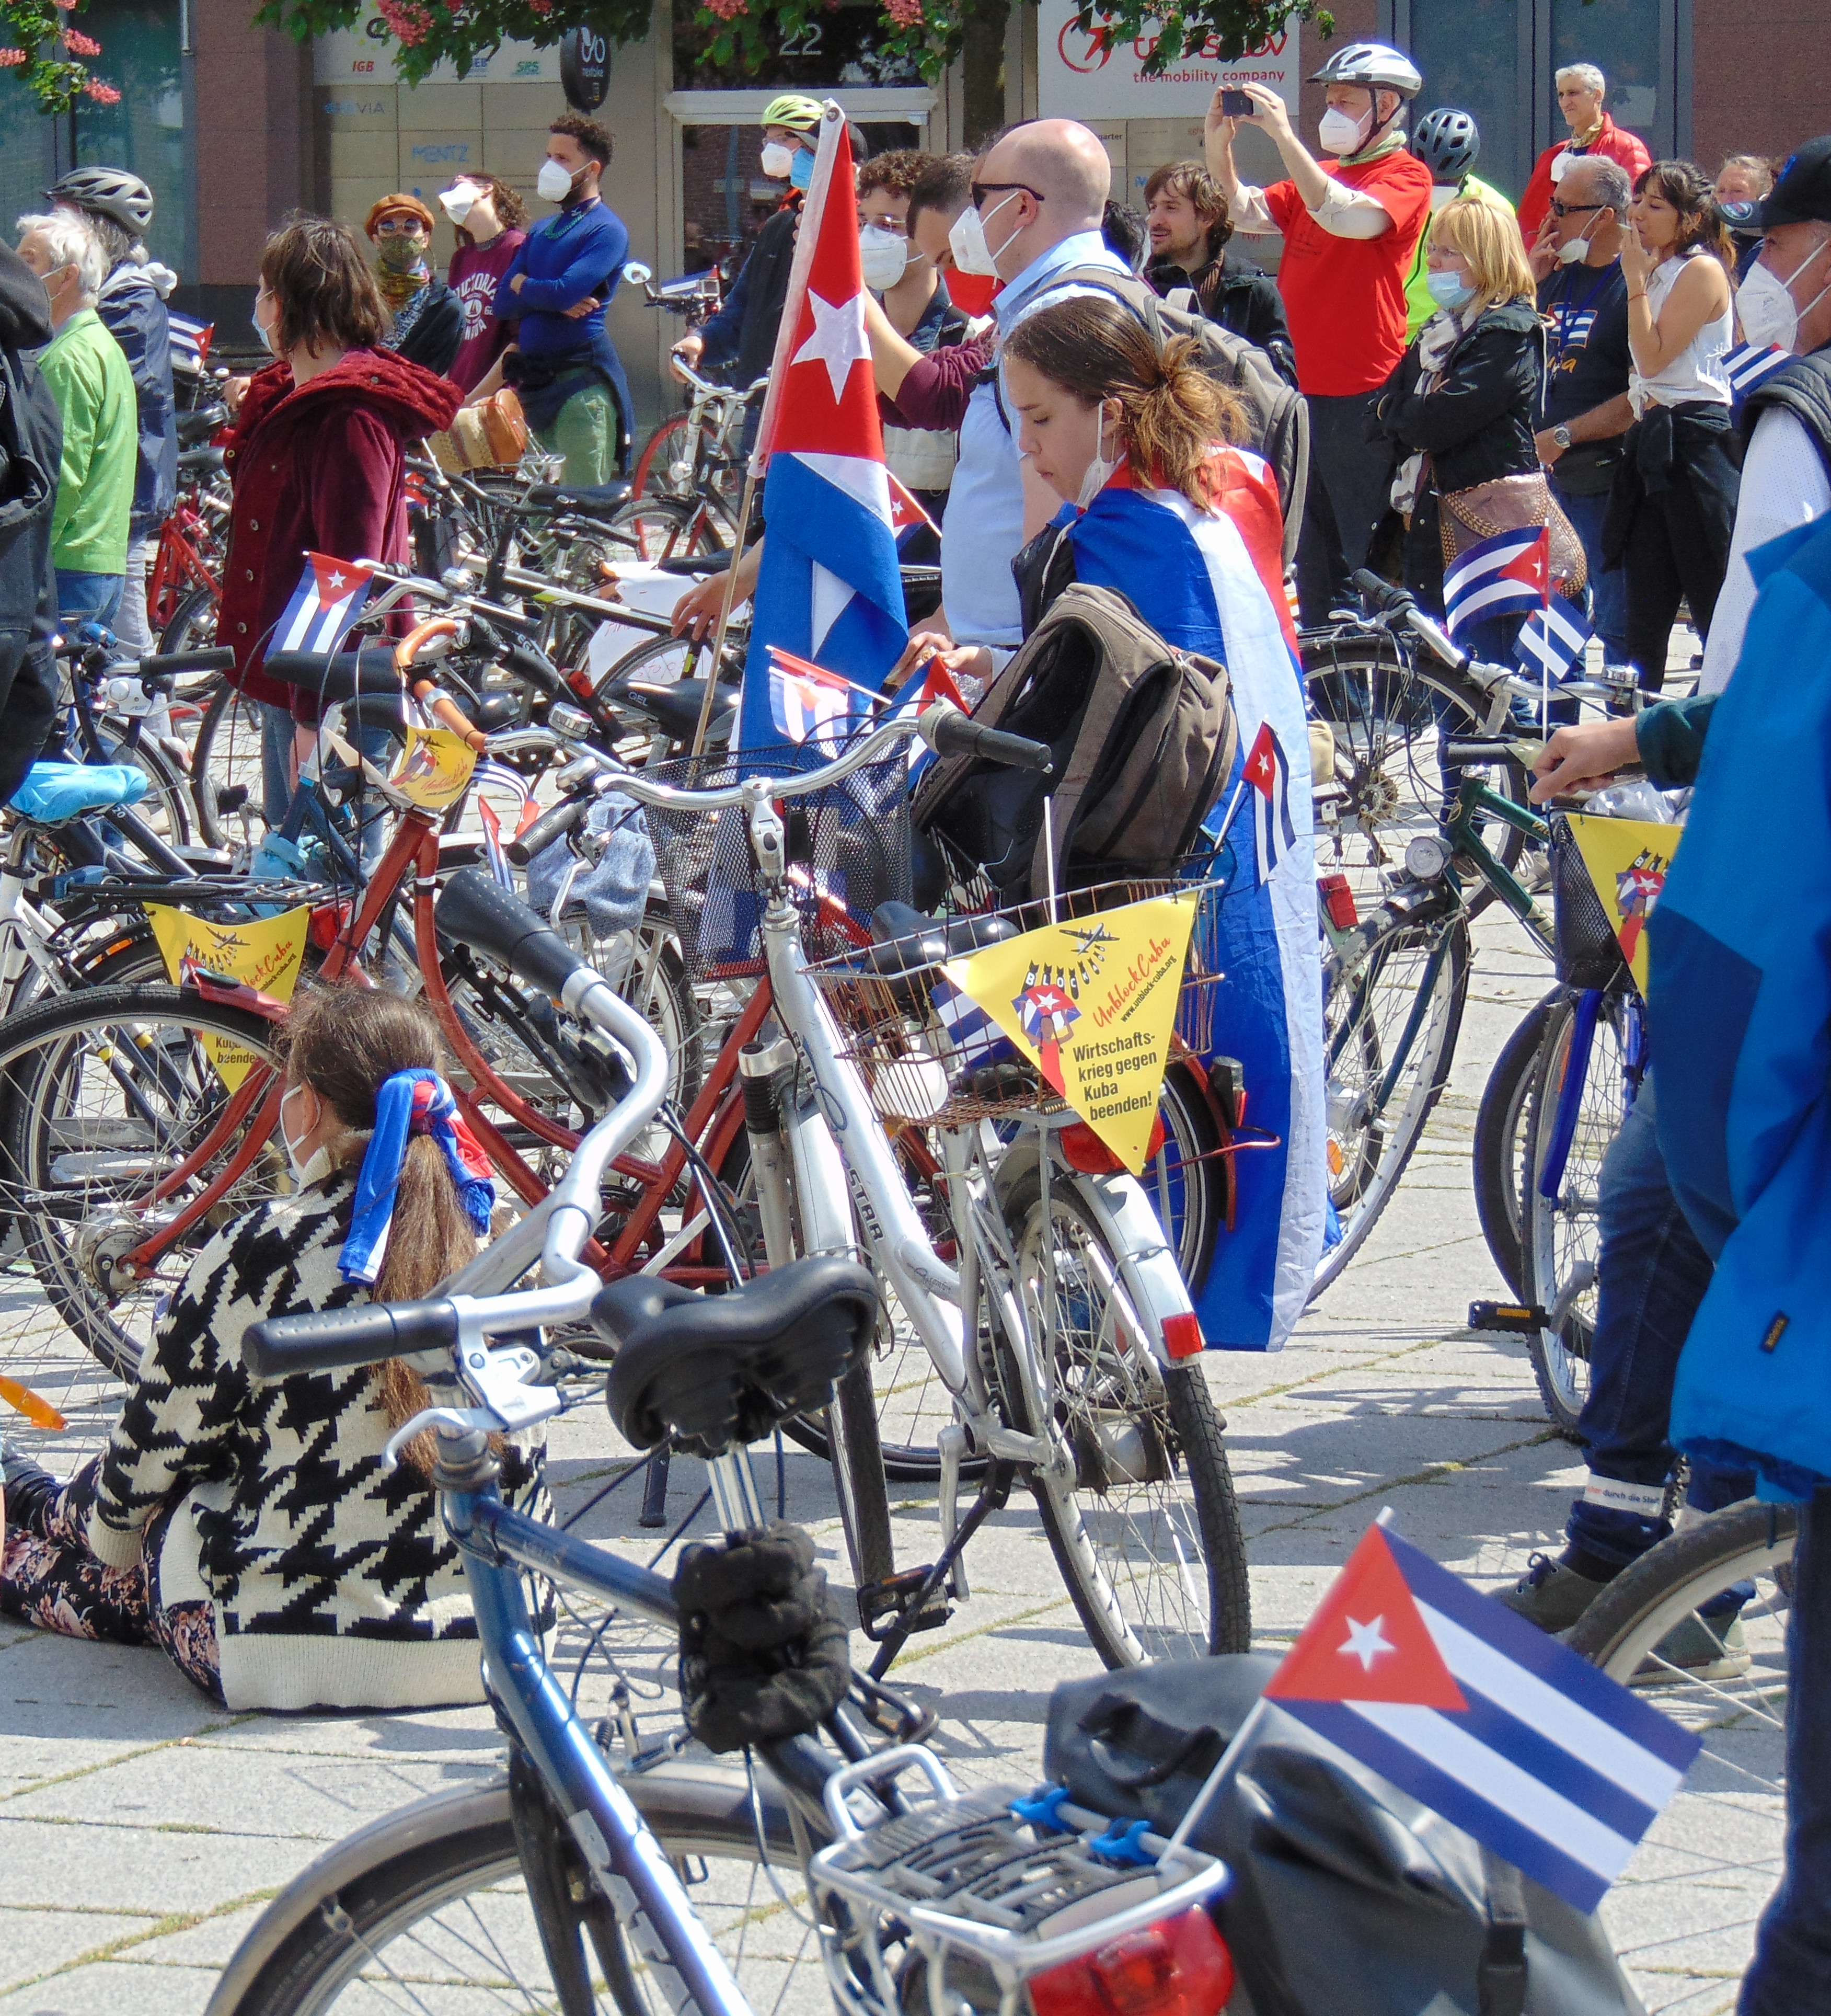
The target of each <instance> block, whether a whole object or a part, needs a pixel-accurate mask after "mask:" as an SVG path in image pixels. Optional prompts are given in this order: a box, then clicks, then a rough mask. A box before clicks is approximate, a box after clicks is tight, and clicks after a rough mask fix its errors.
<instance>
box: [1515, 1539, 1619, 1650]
mask: <svg viewBox="0 0 1831 2016" xmlns="http://www.w3.org/2000/svg"><path fill="white" fill-rule="evenodd" d="M1607 1587H1608V1584H1607V1583H1606V1582H1592V1580H1591V1579H1590V1578H1589V1577H1588V1575H1579V1574H1578V1573H1577V1571H1576V1569H1574V1568H1570V1567H1568V1566H1567V1564H1565V1563H1564V1562H1563V1561H1553V1560H1552V1557H1550V1555H1549V1554H1534V1556H1533V1557H1532V1559H1531V1561H1530V1562H1528V1563H1527V1568H1526V1572H1525V1573H1524V1574H1523V1575H1521V1576H1520V1579H1519V1580H1518V1581H1517V1582H1515V1583H1514V1585H1513V1587H1512V1588H1511V1589H1501V1590H1499V1591H1498V1592H1497V1593H1498V1597H1499V1599H1500V1600H1501V1601H1502V1603H1504V1604H1505V1605H1506V1606H1507V1607H1508V1609H1509V1610H1511V1611H1516V1613H1517V1614H1518V1615H1520V1616H1521V1617H1523V1618H1525V1619H1526V1621H1527V1622H1528V1623H1529V1624H1536V1625H1538V1628H1539V1629H1540V1630H1541V1631H1545V1632H1549V1633H1554V1634H1555V1633H1558V1632H1560V1631H1568V1630H1569V1629H1570V1626H1571V1625H1573V1624H1574V1623H1575V1622H1577V1618H1580V1617H1581V1615H1583V1613H1584V1611H1586V1610H1587V1609H1588V1607H1589V1606H1590V1605H1591V1604H1592V1603H1594V1602H1595V1600H1596V1598H1597V1597H1599V1596H1600V1595H1601V1594H1602V1593H1603V1590H1604V1589H1606V1588H1607Z"/></svg>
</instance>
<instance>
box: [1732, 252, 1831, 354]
mask: <svg viewBox="0 0 1831 2016" xmlns="http://www.w3.org/2000/svg"><path fill="white" fill-rule="evenodd" d="M1827 243H1831V240H1827V239H1821V240H1820V241H1819V242H1818V243H1817V244H1816V245H1815V246H1814V247H1812V249H1811V251H1809V252H1808V254H1806V256H1805V257H1804V258H1803V259H1802V260H1800V262H1799V264H1798V265H1797V266H1795V267H1794V268H1793V271H1792V272H1790V273H1789V274H1788V275H1787V276H1786V279H1784V280H1783V279H1781V277H1780V275H1779V274H1778V273H1775V272H1770V271H1769V269H1768V268H1767V267H1765V266H1764V265H1761V263H1760V261H1758V260H1757V261H1756V263H1755V264H1754V265H1752V266H1750V268H1749V269H1748V277H1747V278H1746V279H1745V280H1744V281H1743V283H1742V285H1741V286H1739V287H1738V288H1737V289H1736V313H1737V315H1739V316H1740V317H1741V319H1742V333H1743V335H1744V336H1745V337H1746V338H1747V339H1748V340H1749V341H1750V343H1752V344H1754V345H1755V346H1756V347H1757V348H1761V347H1764V346H1765V345H1767V344H1773V345H1774V346H1775V347H1776V348H1777V349H1780V350H1790V349H1792V348H1793V345H1794V344H1797V342H1798V340H1799V319H1800V316H1801V315H1809V314H1811V311H1812V310H1813V309H1814V308H1816V307H1817V306H1818V304H1819V302H1820V301H1822V300H1823V299H1824V298H1825V297H1826V294H1827V293H1831V280H1828V281H1827V282H1826V283H1825V285H1824V286H1822V287H1821V288H1820V289H1819V290H1818V292H1817V293H1815V294H1814V295H1813V297H1811V300H1810V301H1808V302H1807V303H1806V304H1805V306H1804V308H1800V307H1799V306H1798V305H1797V304H1796V303H1795V302H1794V301H1793V282H1794V281H1795V280H1797V279H1798V278H1799V276H1800V274H1801V273H1803V272H1804V271H1805V269H1806V268H1807V267H1808V266H1809V265H1811V263H1812V261H1814V260H1815V259H1816V258H1817V257H1818V255H1819V254H1821V253H1822V251H1823V250H1825V247H1826V244H1827Z"/></svg>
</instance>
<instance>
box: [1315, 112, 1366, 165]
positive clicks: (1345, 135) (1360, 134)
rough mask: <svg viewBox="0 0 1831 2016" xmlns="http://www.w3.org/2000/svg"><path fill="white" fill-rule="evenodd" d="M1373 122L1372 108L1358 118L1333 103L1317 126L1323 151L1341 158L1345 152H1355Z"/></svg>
mask: <svg viewBox="0 0 1831 2016" xmlns="http://www.w3.org/2000/svg"><path fill="white" fill-rule="evenodd" d="M1372 124H1373V113H1372V109H1371V108H1369V110H1367V111H1366V112H1365V113H1362V116H1361V117H1359V118H1358V119H1351V118H1349V117H1348V116H1347V113H1345V112H1339V111H1337V110H1336V108H1335V107H1334V106H1333V105H1332V106H1329V110H1327V111H1326V112H1325V113H1323V115H1322V123H1321V124H1319V125H1318V127H1317V128H1316V138H1317V139H1318V140H1319V141H1320V142H1322V151H1323V153H1326V154H1333V155H1334V156H1335V157H1336V160H1340V158H1341V157H1342V156H1343V155H1344V154H1351V153H1354V152H1355V151H1356V150H1357V149H1358V148H1359V146H1360V145H1361V143H1362V141H1363V140H1365V139H1366V138H1367V135H1368V132H1369V129H1370V128H1371V127H1372Z"/></svg>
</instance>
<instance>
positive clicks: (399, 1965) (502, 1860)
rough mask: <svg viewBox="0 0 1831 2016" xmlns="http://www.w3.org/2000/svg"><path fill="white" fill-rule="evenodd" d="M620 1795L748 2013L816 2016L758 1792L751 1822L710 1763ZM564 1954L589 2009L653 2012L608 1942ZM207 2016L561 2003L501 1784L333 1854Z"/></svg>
mask: <svg viewBox="0 0 1831 2016" xmlns="http://www.w3.org/2000/svg"><path fill="white" fill-rule="evenodd" d="M623 1785H624V1791H626V1792H627V1793H628V1795H629V1796H630V1798H631V1799H632V1800H634V1802H635V1805H636V1806H637V1808H638V1809H639V1811H640V1812H641V1813H642V1816H643V1817H644V1819H645V1820H646V1821H647V1822H648V1823H649V1827H651V1828H652V1829H653V1831H654V1833H655V1834H656V1838H657V1839H658V1840H659V1841H660V1846H661V1849H662V1852H663V1853H664V1855H665V1856H667V1859H668V1860H669V1861H670V1862H671V1863H673V1864H674V1867H675V1869H676V1870H677V1871H678V1872H679V1873H680V1874H682V1876H683V1877H685V1881H686V1882H687V1885H688V1886H689V1887H688V1894H689V1896H690V1898H691V1899H692V1903H693V1905H694V1906H695V1908H696V1911H697V1912H698V1914H699V1917H700V1921H701V1922H702V1924H704V1926H705V1927H706V1928H707V1931H709V1932H710V1935H711V1936H712V1939H713V1941H714V1944H716V1945H717V1946H718V1949H719V1950H720V1951H721V1953H723V1954H724V1956H725V1960H726V1963H727V1964H728V1966H729V1967H731V1969H732V1972H733V1974H735V1975H736V1977H737V1980H738V1984H739V1987H740V1988H742V1989H743V1990H744V1991H745V1997H746V2000H747V2002H748V2003H749V2004H750V2007H751V2008H752V2009H753V2010H755V2011H758V2012H759V2016H762V2013H763V2012H780V2016H827V2012H828V2011H830V2009H831V2007H832V2003H831V2000H830V1997H829V1993H828V1990H827V1986H826V1973H825V1971H824V1970H823V1968H822V1967H821V1965H820V1962H819V1958H818V1954H819V1939H818V1934H817V1932H816V1931H815V1927H814V1924H813V1921H812V1915H811V1912H810V1911H809V1910H808V1901H807V1892H806V1888H805V1886H804V1883H803V1881H802V1877H801V1873H800V1867H799V1865H798V1863H797V1858H796V1856H795V1851H794V1846H793V1839H792V1837H791V1835H790V1830H789V1826H788V1821H787V1816H786V1813H785V1812H784V1810H783V1809H782V1805H780V1803H779V1799H778V1798H777V1797H776V1796H775V1795H773V1794H772V1792H771V1791H768V1789H766V1788H765V1787H764V1786H763V1785H761V1784H759V1786H758V1787H757V1799H756V1802H755V1809H754V1810H753V1803H752V1798H751V1791H750V1784H749V1782H748V1780H747V1779H746V1773H744V1772H743V1770H742V1769H734V1768H732V1767H731V1766H722V1765H720V1766H707V1765H686V1764H680V1763H667V1764H663V1765H661V1766H659V1767H657V1768H656V1769H655V1770H653V1771H651V1772H648V1773H642V1774H639V1775H635V1776H631V1777H628V1778H626V1779H624V1780H623ZM276 1915H277V1917H279V1921H280V1922H279V1925H275V1924H270V1923H269V1922H268V1921H269V1920H272V1919H274V1918H275V1917H276ZM282 1928H283V1929H282ZM566 1944H567V1946H568V1947H569V1948H570V1952H571V1953H572V1955H573V1957H574V1958H575V1959H576V1960H577V1963H578V1964H579V1965H580V1967H581V1971H583V1972H584V1973H585V1977H586V1978H587V1981H588V1989H587V1991H586V1992H587V1994H588V1996H589V2001H588V2005H587V2006H588V2007H590V2008H591V2009H592V2010H593V2011H604V2012H609V2011H618V2012H619V2016H663V2012H664V2011H666V2010H667V2007H668V2005H667V2002H666V2000H665V1999H664V1997H663V1996H662V1995H661V1993H660V1985H659V1983H658V1982H657V1981H656V1978H655V1975H654V1973H653V1970H652V1969H651V1968H650V1967H649V1965H648V1964H647V1963H646V1961H645V1960H642V1958H641V1957H639V1956H637V1955H635V1954H632V1953H630V1952H629V1951H628V1949H627V1946H626V1944H625V1942H624V1939H623V1938H622V1936H621V1935H620V1934H619V1933H617V1932H616V1931H614V1930H613V1931H611V1933H610V1936H609V1937H608V1938H607V1939H602V1942H601V1943H600V1942H599V1941H595V1940H594V1941H591V1942H588V1941H587V1940H586V1939H585V1938H584V1937H582V1936H581V1935H580V1934H578V1933H577V1932H576V1931H574V1932H573V1933H572V1934H570V1937H569V1938H568V1939H567V1942H566ZM606 1960H608V1963H609V1964H608V1965H606ZM613 1983H614V1985H613ZM211 2006H212V2010H213V2011H214V2016H329V2012H331V2011H336V2012H338V2013H339V2016H371V2012H380V2011H387V2010H411V2011H419V2012H423V2016H473V2012H481V2011H494V2010H509V2011H517V2012H523V2016H531V2013H532V2012H534V2011H548V2010H554V2009H557V2008H559V2007H561V2006H562V2005H561V2003H560V2001H559V1997H558V1996H557V1993H556V1989H555V1985H554V1982H553V1977H552V1970H551V1969H550V1967H549V1965H548V1963H547V1959H546V1956H545V1952H544V1951H543V1949H542V1944H541V1935H540V1931H539V1928H538V1925H537V1924H536V1922H535V1919H534V1910H533V1906H532V1905H531V1902H530V1899H529V1896H528V1892H527V1883H526V1881H525V1880H524V1878H523V1874H522V1867H521V1859H520V1855H519V1853H518V1852H517V1849H516V1834H515V1827H514V1821H513V1814H512V1811H511V1808H510V1803H509V1788H508V1783H507V1780H505V1779H502V1780H495V1782H493V1783H492V1784H489V1785H487V1786H484V1787H475V1788H473V1787H466V1788H465V1790H464V1791H462V1792H459V1793H458V1794H455V1795H452V1794H441V1795H437V1796H436V1797H434V1798H431V1799H428V1800H423V1801H420V1802H417V1803H416V1804H415V1805H411V1806H407V1807H405V1808H403V1809H401V1812H400V1813H397V1814H394V1815H392V1816H390V1817H389V1819H388V1820H386V1821H384V1822H383V1823H380V1825H379V1826H377V1827H372V1828H369V1829H368V1830H365V1833H364V1834H362V1835H358V1836H356V1837H354V1838H352V1839H351V1840H350V1841H346V1842H344V1843H342V1844H340V1845H339V1846H338V1847H337V1848H336V1849H333V1850H332V1851H331V1852H330V1853H329V1855H327V1856H324V1857H323V1858H322V1859H321V1860H320V1861H319V1862H318V1863H315V1864H314V1865H313V1867H311V1869H308V1870H306V1871H305V1872H304V1874H303V1875H302V1876H301V1877H300V1878H299V1879H298V1880H297V1881H296V1882H295V1883H294V1884H293V1885H292V1886H291V1887H290V1888H289V1889H288V1890H287V1891H286V1892H282V1895H281V1896H280V1897H279V1899H277V1900H276V1902H275V1904H274V1905H273V1906H272V1907H271V1909H270V1911H269V1913H268V1918H267V1919H264V1920H263V1921H261V1922H260V1923H257V1924H256V1926H255V1928H254V1931H252V1932H250V1935H249V1936H248V1939H246V1941H245V1942H244V1944H243V1951H242V1952H241V1953H238V1954H237V1955H236V1957H235V1958H234V1959H233V1960H231V1962H230V1963H229V1966H228V1969H227V1970H226V1971H225V1975H224V1978H223V1985H222V1987H221V1989H219V1990H218V2000H217V2001H216V2002H214V2003H212V2005H211ZM568 2006H570V2005H568ZM682 2016H696V2004H694V2003H692V2002H690V2001H689V2003H687V2004H686V2005H685V2011H684V2012H682Z"/></svg>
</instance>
